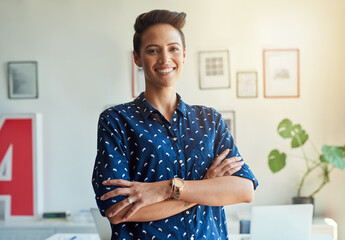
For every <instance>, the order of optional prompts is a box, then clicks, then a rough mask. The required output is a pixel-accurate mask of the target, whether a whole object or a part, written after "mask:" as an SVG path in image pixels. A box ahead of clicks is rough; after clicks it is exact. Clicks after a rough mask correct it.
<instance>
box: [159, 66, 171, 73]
mask: <svg viewBox="0 0 345 240" xmlns="http://www.w3.org/2000/svg"><path fill="white" fill-rule="evenodd" d="M156 71H157V72H159V73H170V72H172V71H174V68H172V67H171V68H164V69H157V70H156Z"/></svg>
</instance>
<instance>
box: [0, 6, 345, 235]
mask: <svg viewBox="0 0 345 240" xmlns="http://www.w3.org/2000/svg"><path fill="white" fill-rule="evenodd" d="M154 8H166V9H170V10H177V11H185V12H186V13H187V24H186V26H185V30H184V31H185V35H186V40H187V61H186V63H185V70H184V74H183V77H182V79H181V80H180V82H179V93H180V94H181V95H182V97H183V99H184V100H185V101H186V102H188V103H191V104H204V105H208V106H213V107H216V108H217V109H219V110H235V111H236V138H237V139H236V140H237V144H238V147H239V149H240V151H241V153H242V154H243V155H244V156H245V158H246V159H247V162H248V163H249V164H250V166H251V168H252V169H253V170H254V172H255V174H256V175H257V177H258V179H259V181H260V186H259V188H258V190H257V192H256V198H255V201H254V203H253V204H251V205H262V204H285V203H289V202H290V199H291V197H292V196H294V195H295V193H296V188H297V184H298V178H299V177H300V176H301V174H302V169H304V163H303V162H300V161H298V160H297V159H290V160H291V161H288V166H287V169H285V171H282V172H281V173H278V174H275V175H273V174H272V173H271V172H270V171H269V169H268V167H267V155H268V153H269V151H270V150H271V149H273V148H275V147H278V148H286V146H287V143H286V142H285V141H283V140H282V139H281V138H280V137H279V136H278V135H277V133H276V131H275V129H276V126H277V124H278V123H279V121H280V120H281V119H283V118H285V117H288V118H291V119H292V120H293V121H294V122H299V123H301V124H302V126H304V128H306V130H307V131H308V133H309V134H310V138H311V139H313V141H314V142H315V144H316V145H317V146H318V147H321V145H322V144H324V143H327V144H338V145H340V144H344V142H345V107H344V104H345V95H344V94H343V91H344V89H345V73H344V67H345V66H344V63H345V45H344V42H345V28H344V24H343V23H344V22H345V2H344V1H343V0H332V1H327V2H326V1H323V0H314V1H309V0H289V1H286V0H279V1H277V0H262V1H256V0H244V1H235V0H214V1H206V0H198V1H182V0H176V1H158V0H146V1H140V0H135V1H126V0H117V1H114V0H102V1H96V0H69V1H68V0H64V1H61V0H50V1H46V0H0V63H1V65H2V67H1V68H0V114H4V113H18V112H40V113H42V114H43V123H44V129H43V130H44V136H43V137H44V146H43V147H44V176H43V177H44V195H45V196H44V210H45V211H59V210H67V209H68V210H71V211H77V210H80V209H87V208H89V207H90V206H95V202H94V200H93V190H92V187H91V174H92V168H93V161H94V157H95V154H96V126H97V118H98V114H99V113H100V111H101V110H102V109H103V107H104V106H106V105H109V104H116V103H121V102H125V101H129V100H131V85H130V79H131V75H130V73H131V65H130V51H131V49H132V42H131V41H132V35H133V23H134V20H135V17H136V16H137V15H138V14H140V13H142V12H144V11H148V10H151V9H154ZM264 48H299V49H300V53H301V55H300V67H301V74H300V79H301V96H300V98H297V99H265V98H263V80H262V50H263V49H264ZM222 49H229V51H230V61H231V64H230V68H231V84H232V88H231V89H225V90H199V88H198V68H197V62H198V59H197V53H198V51H202V50H222ZM15 60H36V61H38V64H39V65H38V67H39V99H34V100H9V99H8V98H7V82H6V81H7V80H6V63H7V62H8V61H15ZM240 70H255V71H257V72H258V83H259V96H258V98H255V99H238V98H236V90H235V86H236V85H235V84H236V82H235V77H236V75H235V74H236V71H240ZM344 180H345V172H343V171H339V170H334V171H333V172H332V174H331V182H330V183H329V184H328V185H327V186H326V187H325V189H324V190H323V191H322V192H320V193H319V194H318V195H317V196H316V199H315V201H316V213H317V214H318V215H326V216H329V217H332V218H334V219H335V220H337V221H338V223H339V229H340V237H341V238H340V239H345V230H344V229H345V206H344V200H345V189H344V187H343V186H342V185H343V184H342V183H343V182H344ZM314 181H317V178H315V179H314ZM339 182H340V183H339ZM339 186H340V187H339ZM243 208H244V209H245V208H248V205H244V204H241V205H239V206H232V207H230V208H229V210H230V213H233V214H234V213H235V212H236V211H237V210H241V209H243Z"/></svg>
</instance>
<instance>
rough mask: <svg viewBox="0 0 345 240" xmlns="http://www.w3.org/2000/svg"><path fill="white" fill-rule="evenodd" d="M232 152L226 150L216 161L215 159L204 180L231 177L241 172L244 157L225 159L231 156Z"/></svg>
mask: <svg viewBox="0 0 345 240" xmlns="http://www.w3.org/2000/svg"><path fill="white" fill-rule="evenodd" d="M229 152H230V150H229V149H226V150H225V151H224V152H222V153H221V154H220V155H219V156H218V157H216V159H214V161H213V163H212V165H211V167H210V168H209V169H208V170H207V172H206V174H205V176H204V179H211V178H216V177H223V176H231V175H232V174H234V173H235V172H237V171H239V170H240V169H241V167H242V165H243V164H244V162H243V161H241V159H242V157H232V158H227V159H225V157H226V156H227V155H228V154H229Z"/></svg>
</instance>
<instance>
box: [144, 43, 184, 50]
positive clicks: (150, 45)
mask: <svg viewBox="0 0 345 240" xmlns="http://www.w3.org/2000/svg"><path fill="white" fill-rule="evenodd" d="M175 44H177V45H179V46H180V47H182V45H181V44H180V43H178V42H172V43H168V46H170V45H175ZM149 47H160V46H159V45H158V44H149V45H147V46H146V47H145V49H147V48H149Z"/></svg>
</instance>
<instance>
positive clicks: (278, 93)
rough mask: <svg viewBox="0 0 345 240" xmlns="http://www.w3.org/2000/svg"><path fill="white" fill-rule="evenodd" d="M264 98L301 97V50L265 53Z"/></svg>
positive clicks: (274, 50)
mask: <svg viewBox="0 0 345 240" xmlns="http://www.w3.org/2000/svg"><path fill="white" fill-rule="evenodd" d="M263 61H264V69H263V72H264V97H265V98H297V97H299V91H300V90H299V49H267V50H264V51H263Z"/></svg>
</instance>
